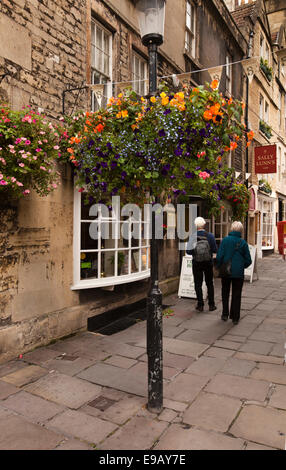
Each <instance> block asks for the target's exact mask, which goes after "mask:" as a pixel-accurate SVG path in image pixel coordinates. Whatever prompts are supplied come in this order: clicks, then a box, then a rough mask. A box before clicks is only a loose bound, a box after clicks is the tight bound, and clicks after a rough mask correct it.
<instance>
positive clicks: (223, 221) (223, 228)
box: [212, 202, 231, 245]
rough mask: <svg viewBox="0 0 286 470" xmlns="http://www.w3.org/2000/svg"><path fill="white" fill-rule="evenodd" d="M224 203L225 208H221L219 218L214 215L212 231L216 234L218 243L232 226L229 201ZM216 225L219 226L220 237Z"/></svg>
mask: <svg viewBox="0 0 286 470" xmlns="http://www.w3.org/2000/svg"><path fill="white" fill-rule="evenodd" d="M223 205H224V207H225V208H224V210H221V212H220V215H219V216H218V217H217V218H215V217H214V216H212V233H213V234H214V236H215V241H216V243H217V245H219V244H220V242H221V241H222V240H223V238H224V237H226V236H227V235H228V233H229V231H230V226H231V215H230V214H231V209H230V208H229V207H227V206H228V203H227V202H224V204H223ZM216 227H219V237H217V236H216Z"/></svg>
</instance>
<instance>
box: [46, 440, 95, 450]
mask: <svg viewBox="0 0 286 470" xmlns="http://www.w3.org/2000/svg"><path fill="white" fill-rule="evenodd" d="M54 450H95V449H94V447H92V446H89V445H88V444H86V443H85V442H82V441H80V440H79V439H67V440H65V441H64V442H62V443H61V444H60V445H58V446H57V447H56V448H55V449H54Z"/></svg>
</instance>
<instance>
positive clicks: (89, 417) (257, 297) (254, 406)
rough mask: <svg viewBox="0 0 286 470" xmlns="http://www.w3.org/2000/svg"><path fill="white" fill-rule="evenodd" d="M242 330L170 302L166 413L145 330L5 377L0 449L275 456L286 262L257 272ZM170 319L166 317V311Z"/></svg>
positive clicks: (83, 346)
mask: <svg viewBox="0 0 286 470" xmlns="http://www.w3.org/2000/svg"><path fill="white" fill-rule="evenodd" d="M258 267H259V280H258V281H254V282H253V284H250V283H249V282H245V285H244V290H243V301H242V315H241V316H242V318H241V321H240V323H239V324H238V325H237V326H233V325H232V323H231V322H230V321H228V322H226V323H225V322H222V321H221V319H220V315H221V302H220V301H219V298H220V281H219V280H216V298H217V306H218V309H217V310H216V311H214V312H209V311H208V310H205V311H204V312H203V313H197V312H196V310H195V304H196V302H195V300H192V299H178V297H177V295H171V296H169V297H166V298H164V304H168V305H171V306H172V307H171V309H172V312H171V314H169V315H167V314H164V319H163V335H164V341H163V351H164V353H163V360H164V404H163V405H164V406H163V410H162V412H161V414H159V415H157V414H154V413H150V412H149V411H148V409H147V408H146V402H147V398H146V397H147V356H146V322H145V321H140V322H138V323H136V324H135V325H134V326H132V327H130V328H128V329H127V330H124V331H121V332H119V333H116V334H114V335H112V336H102V335H98V334H95V333H91V332H84V333H81V334H78V335H75V336H73V337H70V338H68V339H66V340H62V341H58V342H55V343H54V344H51V345H49V346H47V347H43V348H38V349H36V350H34V351H32V352H30V353H27V354H25V355H24V356H23V358H22V359H17V360H13V361H10V362H7V363H5V364H1V365H0V449H5V450H11V449H12V450H16V449H24V450H26V449H32V450H38V449H39V450H52V449H55V450H94V449H101V450H136V449H139V450H199V449H207V450H211V449H214V450H267V449H268V450H271V449H272V450H274V449H284V448H285V437H286V367H285V362H284V358H285V352H286V351H285V349H284V344H285V341H286V336H285V331H286V307H285V300H286V262H283V261H282V260H281V258H280V257H278V256H274V255H273V256H271V257H267V258H265V259H263V260H261V261H260V262H259V266H258ZM167 312H168V311H167Z"/></svg>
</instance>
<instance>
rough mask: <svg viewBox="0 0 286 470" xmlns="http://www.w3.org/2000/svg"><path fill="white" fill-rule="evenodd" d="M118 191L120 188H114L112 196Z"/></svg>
mask: <svg viewBox="0 0 286 470" xmlns="http://www.w3.org/2000/svg"><path fill="white" fill-rule="evenodd" d="M117 192H118V188H113V190H112V191H111V196H114V195H115V194H116V193H117Z"/></svg>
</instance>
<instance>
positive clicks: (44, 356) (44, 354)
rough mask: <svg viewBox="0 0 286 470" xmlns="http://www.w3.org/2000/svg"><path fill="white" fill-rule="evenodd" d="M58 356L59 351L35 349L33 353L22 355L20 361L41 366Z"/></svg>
mask: <svg viewBox="0 0 286 470" xmlns="http://www.w3.org/2000/svg"><path fill="white" fill-rule="evenodd" d="M59 354H60V352H59V351H55V350H53V349H48V348H39V349H35V351H32V352H29V353H26V354H24V356H23V359H22V360H23V361H25V362H28V363H30V364H37V365H43V364H44V363H45V362H47V361H49V360H50V359H55V358H56V357H57V356H59Z"/></svg>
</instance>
